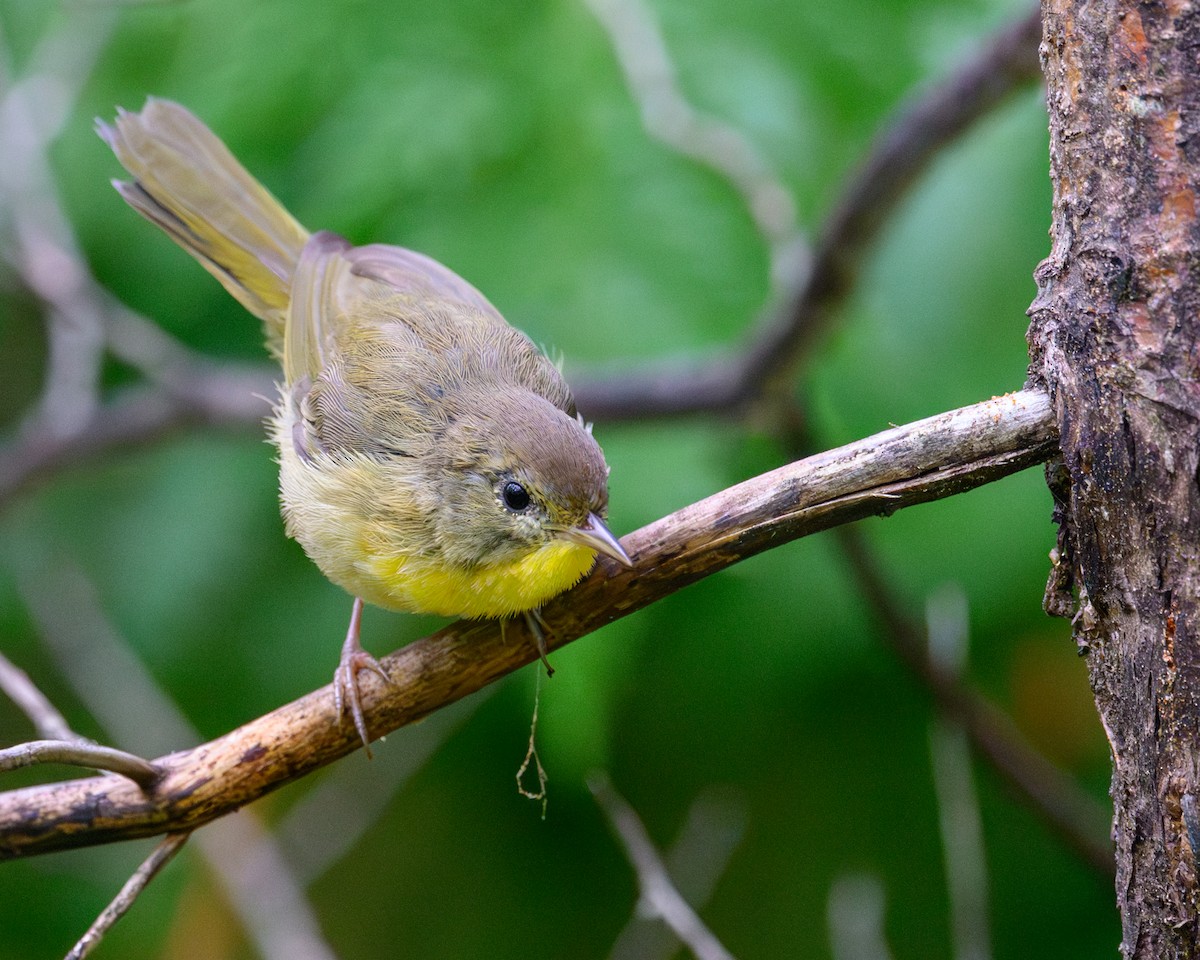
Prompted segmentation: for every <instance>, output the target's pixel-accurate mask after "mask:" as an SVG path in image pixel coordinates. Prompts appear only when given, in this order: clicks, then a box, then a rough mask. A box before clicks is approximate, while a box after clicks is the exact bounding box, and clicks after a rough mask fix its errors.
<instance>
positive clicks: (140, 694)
mask: <svg viewBox="0 0 1200 960" xmlns="http://www.w3.org/2000/svg"><path fill="white" fill-rule="evenodd" d="M41 549H42V550H43V552H44V555H42V556H30V555H29V551H26V552H25V553H23V555H22V561H23V563H24V564H25V566H23V567H21V568H20V569H18V571H17V573H18V585H19V587H20V590H21V593H22V595H23V596H24V598H25V600H26V603H27V604H28V606H29V610H30V613H31V614H32V616H33V618H34V620H35V621H36V623H37V625H38V627H39V630H40V632H41V635H42V637H43V639H44V640H45V641H46V643H47V644H48V646H49V647H50V649H51V650H52V651H53V652H54V654H55V657H56V659H57V661H58V663H59V665H60V668H61V670H62V672H63V674H64V676H66V677H67V679H68V680H69V681H70V683H71V684H72V686H73V687H74V689H75V691H76V693H77V694H78V695H79V697H80V699H81V700H83V702H84V703H85V704H87V706H88V707H89V709H90V710H91V712H92V714H93V715H94V716H95V717H96V718H97V719H98V720H99V721H100V723H101V725H102V726H103V727H105V729H106V730H107V731H108V732H109V733H110V735H112V736H114V737H115V739H117V740H119V741H121V742H124V743H137V744H139V749H153V750H166V749H170V748H171V747H178V746H179V745H180V744H182V743H194V742H195V741H196V740H198V739H199V735H198V734H197V733H196V731H195V730H194V729H192V728H191V725H190V724H189V723H188V721H187V719H186V718H185V717H184V716H183V715H182V714H181V713H180V711H179V709H178V708H177V707H176V706H175V705H174V703H173V702H172V701H171V700H170V698H169V697H168V696H167V695H166V694H165V693H164V692H163V691H162V689H161V688H160V687H159V686H158V685H157V684H156V683H155V681H154V679H153V677H152V676H151V675H150V673H149V671H148V670H147V669H146V668H145V666H144V665H143V664H142V663H141V661H140V660H138V659H137V658H136V657H135V656H134V655H133V653H132V651H131V650H130V649H129V647H128V645H127V644H125V643H124V642H123V640H122V638H121V637H120V635H119V634H118V633H117V631H116V630H115V629H114V628H113V627H112V625H111V624H110V623H108V621H107V619H106V618H105V616H104V613H103V611H102V610H101V609H100V606H99V603H98V601H97V598H96V595H95V590H94V588H93V586H92V584H91V583H90V582H89V581H88V580H87V578H86V577H85V576H84V575H83V573H82V572H81V571H80V570H79V569H78V568H77V567H76V566H75V565H74V564H72V563H69V562H67V561H64V560H63V558H61V557H56V556H54V555H53V554H52V553H51V552H50V551H49V550H48V548H45V547H44V546H43V547H42V548H41ZM85 782H86V781H85ZM91 784H92V786H93V787H94V786H95V785H96V781H95V780H93V781H91ZM158 796H160V794H159V793H156V794H155V797H158ZM147 803H148V804H151V803H153V800H148V801H147ZM101 815H102V814H101ZM325 829H328V825H327V824H326V826H325ZM195 842H196V845H197V846H198V847H199V849H200V853H201V855H202V856H203V857H204V860H205V862H206V863H207V864H208V866H209V869H210V870H211V871H212V872H213V874H214V876H215V877H216V878H217V880H218V882H219V883H220V884H221V886H222V887H223V888H224V890H225V893H226V895H227V900H228V902H229V903H230V905H231V907H232V909H233V910H234V911H235V912H236V913H237V915H238V917H239V918H240V920H241V922H242V927H243V929H244V930H245V932H246V935H247V937H248V938H249V939H250V940H251V941H253V943H254V945H255V947H256V948H257V951H258V953H259V954H260V955H261V956H262V957H263V958H264V960H333V957H334V953H333V951H332V950H331V949H330V947H329V946H328V944H327V943H326V942H325V939H324V937H323V935H322V933H321V927H320V923H319V922H318V920H317V918H316V916H315V914H314V912H313V910H312V907H311V906H310V905H309V903H308V901H307V899H306V898H305V896H304V892H303V889H302V887H301V885H300V884H299V882H298V881H297V880H296V878H295V877H294V875H293V874H292V871H291V869H290V868H289V866H288V863H287V859H286V857H284V855H283V854H282V853H281V852H280V850H279V844H278V843H276V841H275V838H274V837H273V836H272V835H271V833H270V831H269V830H268V829H267V828H266V827H265V826H264V824H263V823H262V820H261V819H260V818H259V816H258V815H257V814H256V813H255V812H254V811H251V810H245V811H242V813H241V814H240V815H239V816H237V817H230V818H227V819H225V820H224V821H222V822H221V823H217V824H214V825H213V826H212V827H210V828H209V829H207V830H203V831H201V832H200V834H199V835H198V836H197V837H196V841H195Z"/></svg>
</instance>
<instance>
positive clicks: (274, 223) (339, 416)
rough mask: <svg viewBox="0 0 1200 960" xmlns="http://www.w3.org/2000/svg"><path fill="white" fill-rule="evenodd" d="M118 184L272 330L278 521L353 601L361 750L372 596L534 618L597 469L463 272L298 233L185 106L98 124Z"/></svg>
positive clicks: (346, 686)
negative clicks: (121, 170) (120, 173)
mask: <svg viewBox="0 0 1200 960" xmlns="http://www.w3.org/2000/svg"><path fill="white" fill-rule="evenodd" d="M97 128H98V131H99V133H100V136H101V137H103V138H104V140H105V141H106V142H107V143H108V145H109V146H110V147H112V149H113V151H114V152H115V153H116V155H117V159H118V160H120V162H121V164H122V165H123V166H124V167H125V169H126V170H127V171H129V173H130V175H131V176H132V177H133V180H132V181H129V182H122V181H114V186H115V187H116V188H117V190H118V191H119V192H120V194H121V196H122V197H124V199H125V200H126V201H127V202H128V203H129V204H130V206H132V207H133V208H134V209H135V210H137V212H138V213H140V214H141V215H142V216H144V217H145V218H146V219H148V220H149V221H151V222H152V223H154V224H157V225H158V226H159V227H161V228H162V229H163V230H164V231H166V233H167V234H168V235H169V236H170V237H171V238H172V239H173V240H174V241H175V242H176V243H178V244H179V245H180V246H181V247H183V248H184V249H185V250H186V251H187V252H188V253H190V254H191V255H192V256H193V257H195V258H196V259H197V260H198V261H199V262H200V264H201V265H202V266H203V267H204V268H205V269H206V270H208V271H209V273H211V274H213V276H215V277H216V278H217V279H218V280H219V281H221V283H222V284H223V285H224V286H225V289H226V290H228V291H229V292H230V293H231V294H233V296H234V297H236V298H237V299H238V300H239V301H240V302H241V303H242V304H243V305H244V306H245V307H246V309H248V310H249V311H250V312H251V313H253V314H254V315H255V316H257V317H258V318H260V319H261V320H262V321H263V325H264V327H265V331H266V339H267V345H268V347H269V348H270V350H271V352H272V353H273V354H274V355H275V356H276V358H277V359H278V360H279V361H280V363H281V364H282V367H283V381H282V383H281V384H280V386H279V400H278V404H277V406H276V407H275V409H274V412H273V415H272V417H271V420H270V433H271V437H272V439H273V440H274V443H275V445H276V446H277V447H278V450H279V479H280V499H281V502H282V509H283V516H284V520H285V523H286V527H287V532H288V534H289V535H290V536H292V537H294V538H295V539H296V540H298V541H299V542H300V544H301V545H302V546H303V547H304V550H305V552H306V553H307V554H308V556H309V557H310V558H311V559H312V560H313V562H314V563H316V565H317V566H318V567H319V568H320V569H321V571H322V572H323V573H324V574H325V576H327V577H328V578H329V579H330V580H332V581H333V582H334V583H336V584H338V585H339V586H341V587H343V588H344V589H345V590H347V591H348V592H349V593H350V594H352V595H353V596H354V598H355V599H354V605H353V608H352V613H351V617H350V627H349V630H348V631H347V634H346V640H345V643H344V644H343V646H342V654H341V660H340V662H339V664H338V667H337V670H336V671H335V673H334V696H335V703H336V707H337V711H338V714H339V716H340V715H343V714H344V711H345V709H346V708H348V709H349V712H350V714H351V716H352V718H353V720H354V724H355V727H356V728H357V730H358V733H359V735H360V736H361V737H362V740H363V743H364V744H366V743H367V742H368V736H367V728H366V723H365V721H364V719H363V712H362V705H361V702H360V696H359V691H358V674H359V672H360V671H363V670H370V671H373V672H375V673H377V674H378V675H379V676H380V677H381V678H382V679H384V680H385V681H387V680H388V677H387V675H386V673H385V672H384V670H383V668H382V667H381V666H380V664H379V663H378V661H376V660H375V658H374V657H372V656H371V655H370V654H369V653H367V652H366V651H365V650H364V649H363V648H362V645H361V643H360V640H359V620H360V617H361V613H362V606H363V602H364V601H366V602H368V603H372V604H376V605H378V606H381V607H385V608H387V609H390V610H408V611H414V612H421V613H432V614H440V615H444V616H453V617H471V618H485V617H497V618H506V617H511V616H514V615H516V614H524V615H526V617H527V618H528V619H529V621H530V626H531V628H532V629H533V631H534V634H535V636H536V637H537V638H538V644H539V649H540V651H541V652H542V653H543V656H544V653H545V650H544V641H543V640H542V637H541V633H540V631H539V630H538V629H537V623H536V621H535V620H534V619H533V617H535V616H536V611H537V609H538V607H540V606H541V605H542V604H543V603H545V602H546V601H547V600H549V599H550V598H551V597H554V596H556V595H557V594H559V593H561V592H562V591H564V590H566V589H567V588H569V587H571V586H572V585H574V584H575V583H576V582H578V581H579V580H580V579H581V578H582V577H583V576H584V575H585V574H586V573H587V572H588V571H589V570H590V569H591V567H592V565H593V563H594V562H595V557H596V553H597V552H600V553H604V554H606V555H608V556H610V557H612V558H614V559H616V560H618V561H620V562H621V563H623V564H626V565H628V564H629V563H630V560H629V557H628V555H627V554H626V553H625V551H624V549H622V547H621V545H620V543H619V542H618V541H617V539H616V537H614V536H613V534H612V533H611V532H610V531H609V529H608V527H607V526H606V525H605V522H604V516H605V510H606V508H607V505H608V466H607V465H606V464H605V461H604V455H603V454H602V453H601V451H600V447H599V446H598V445H597V443H596V441H595V440H594V439H593V438H592V434H591V429H590V427H589V426H588V425H587V424H585V423H584V422H583V420H582V419H581V418H580V417H579V415H578V414H577V412H576V410H575V402H574V400H573V399H572V396H571V391H570V389H569V388H568V387H567V384H566V383H565V382H564V380H563V378H562V376H561V375H560V373H559V371H558V369H557V367H556V366H555V365H554V364H553V363H551V362H550V360H548V359H547V358H546V357H545V356H544V355H543V354H542V353H541V352H540V351H539V350H538V349H537V348H536V347H535V346H534V344H533V343H532V341H530V339H529V338H528V337H527V336H525V335H524V334H523V333H521V332H519V331H518V330H516V329H514V328H513V327H511V326H509V325H508V323H506V322H505V320H504V318H503V317H501V316H500V314H499V312H498V311H497V310H496V308H495V307H493V306H492V305H491V304H490V303H489V302H488V301H487V299H485V298H484V296H483V295H482V294H481V293H479V291H478V290H476V289H475V288H474V287H472V286H471V285H470V284H469V283H467V282H466V281H465V280H463V279H462V278H461V277H459V276H458V275H457V274H455V273H454V272H453V271H451V270H449V269H447V268H446V267H444V266H442V265H441V264H440V263H437V262H436V261H434V260H432V259H430V258H429V257H426V256H424V255H422V254H420V253H414V252H413V251H411V250H405V249H402V248H400V247H393V246H387V245H383V244H371V245H369V246H364V247H354V246H351V245H350V244H349V243H348V242H347V241H346V240H344V239H343V238H342V237H339V236H337V235H336V234H333V233H328V232H324V231H323V232H320V233H314V234H309V233H308V231H307V230H305V229H304V228H303V227H302V226H301V225H300V224H299V223H297V222H296V221H295V220H294V219H293V218H292V216H291V215H290V214H289V213H288V212H287V211H286V210H285V209H284V208H283V206H282V205H281V204H280V203H279V202H278V201H277V200H276V199H275V198H274V197H273V196H271V194H270V193H268V192H267V190H266V189H265V188H264V187H263V186H262V185H261V184H259V183H258V182H257V181H256V180H254V178H253V177H251V176H250V174H249V173H247V172H246V170H245V169H244V168H243V167H242V166H241V164H239V163H238V161H237V160H236V159H235V158H234V156H233V154H231V153H230V152H229V150H228V149H227V148H226V147H225V145H224V144H223V143H222V142H221V141H220V140H219V139H218V138H217V137H216V135H215V134H213V133H212V131H210V130H209V129H208V128H207V127H206V126H205V125H204V124H203V123H201V122H200V120H198V119H197V118H196V117H195V116H194V115H193V114H192V113H190V112H189V111H188V110H186V109H185V108H184V107H182V106H180V105H178V104H176V103H171V102H170V101H167V100H160V99H155V98H150V99H149V100H147V102H146V106H145V107H144V108H143V109H142V111H141V112H140V113H129V112H126V111H124V110H119V111H118V113H117V118H116V121H115V123H114V124H113V125H112V126H110V125H108V124H105V123H103V122H98V123H97Z"/></svg>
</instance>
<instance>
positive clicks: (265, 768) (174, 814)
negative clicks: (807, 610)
mask: <svg viewBox="0 0 1200 960" xmlns="http://www.w3.org/2000/svg"><path fill="white" fill-rule="evenodd" d="M1056 446H1057V437H1056V434H1055V430H1054V426H1053V417H1052V414H1051V410H1050V404H1049V400H1048V399H1047V397H1046V396H1045V395H1044V394H1042V393H1039V392H1036V391H1020V392H1018V393H1012V394H1008V395H1006V396H1003V397H998V398H995V399H993V400H988V401H985V402H984V403H979V404H975V405H973V406H970V407H964V408H962V409H959V410H953V411H949V412H947V413H943V414H939V415H938V416H935V417H930V418H928V419H926V420H920V421H917V422H915V423H911V424H908V425H907V426H903V427H894V428H892V429H890V430H886V431H884V432H883V433H880V434H876V435H875V436H873V437H869V438H867V439H865V440H861V441H858V442H856V443H852V444H848V445H847V446H844V447H840V448H838V449H836V450H830V451H827V452H825V453H822V454H818V455H816V456H813V457H809V458H807V459H805V460H800V461H797V462H796V463H792V464H788V465H787V466H784V467H780V468H779V469H777V470H773V471H771V472H769V473H766V474H763V475H761V476H758V477H755V478H753V479H751V480H747V481H745V482H744V483H740V484H737V485H736V486H733V487H730V488H729V489H727V490H723V491H721V492H720V493H717V494H715V495H713V496H711V497H709V498H707V499H706V500H702V501H700V502H698V503H694V504H692V505H691V506H688V507H684V508H683V509H682V510H679V511H677V512H676V513H673V514H671V515H669V516H667V517H664V518H663V519H661V520H658V521H656V522H655V523H652V524H650V525H649V526H647V527H643V528H642V529H641V530H639V531H637V532H635V533H633V534H630V535H629V536H628V537H626V538H625V541H624V546H625V548H626V549H627V550H628V551H629V553H630V555H631V556H632V557H633V558H634V561H635V566H634V567H633V568H632V569H628V570H626V569H615V564H611V563H609V562H607V561H601V562H600V563H599V564H598V566H597V570H596V571H594V572H593V575H592V576H590V577H589V578H588V579H586V580H585V581H584V582H583V583H582V584H580V586H579V587H577V588H576V589H575V590H572V591H570V592H569V593H567V594H565V595H564V596H563V597H561V598H559V599H557V600H555V601H554V602H553V603H551V604H549V605H548V606H547V607H546V608H545V610H544V613H545V617H546V620H547V621H548V623H549V624H551V626H552V628H553V633H552V635H551V636H550V637H549V638H548V640H549V646H550V647H551V648H555V647H559V646H562V645H563V644H566V643H569V642H571V641H573V640H575V639H578V638H579V637H581V636H583V635H585V634H587V633H590V632H592V631H593V630H596V629H598V628H599V627H601V626H603V625H604V624H606V623H609V622H611V621H613V620H616V619H618V618H620V617H623V616H627V615H628V614H630V613H633V612H634V611H636V610H639V609H641V608H642V607H644V606H646V605H648V604H650V603H653V602H654V601H656V600H658V599H660V598H661V597H663V596H665V595H667V594H670V593H673V592H675V591H677V590H680V589H682V588H683V587H685V586H687V585H689V584H691V583H694V582H696V581H698V580H700V579H703V578H704V577H707V576H709V575H711V574H713V573H716V572H717V571H719V570H723V569H725V568H726V567H729V566H731V565H733V564H734V563H737V562H738V561H739V560H743V559H745V558H747V557H750V556H753V555H755V554H758V553H761V552H763V551H765V550H769V549H771V548H773V547H777V546H779V545H781V544H783V543H787V542H788V541H790V540H794V539H796V538H798V537H802V536H806V535H808V534H810V533H814V532H816V531H818V530H824V529H827V528H829V527H833V526H836V525H838V524H842V523H847V522H850V521H852V520H858V519H862V518H863V517H867V516H871V515H877V514H885V515H886V514H890V513H892V512H894V511H895V510H897V509H899V508H901V507H905V506H910V505H912V504H916V503H924V502H928V501H930V500H934V499H938V498H940V497H945V496H950V495H952V494H955V493H960V492H963V491H965V490H969V489H971V488H973V487H976V486H979V485H981V484H983V483H988V482H990V481H992V480H996V479H998V478H1000V477H1003V476H1006V475H1007V474H1010V473H1013V472H1015V471H1017V470H1020V469H1023V468H1025V467H1028V466H1031V465H1033V464H1035V463H1039V462H1042V461H1044V460H1045V459H1046V458H1047V457H1049V456H1050V455H1051V454H1052V452H1053V451H1054V450H1055V449H1056ZM506 632H507V639H506V638H505V636H504V632H502V630H501V628H500V625H499V624H497V623H496V622H494V621H491V622H482V623H469V622H465V621H463V622H459V623H456V624H452V625H451V626H449V627H447V628H445V629H444V630H441V631H439V632H438V633H436V634H434V635H433V636H431V637H427V638H425V639H424V640H420V641H417V642H416V643H413V644H410V645H409V646H407V647H405V648H404V649H402V650H399V651H397V652H395V653H392V654H391V655H389V656H388V657H386V658H384V661H383V663H384V667H385V669H386V670H387V671H388V673H389V675H390V676H391V678H392V683H391V684H389V685H384V684H383V683H382V682H381V681H378V680H375V679H373V678H371V677H369V676H368V677H365V678H364V679H365V681H366V682H365V683H364V684H363V694H364V698H363V699H364V707H365V711H364V712H365V714H366V718H367V722H368V726H369V728H370V729H371V730H372V731H373V732H374V734H375V735H376V736H379V735H382V734H384V733H387V732H390V731H392V730H396V729H398V728H399V727H402V726H404V725H406V724H409V723H412V722H414V721H416V720H419V719H421V718H422V717H424V716H426V715H428V714H430V713H432V712H433V711H435V710H437V709H439V708H440V707H443V706H445V705H446V704H448V703H451V702H453V701H456V700H459V699H461V698H462V697H465V696H467V695H468V694H470V693H473V692H475V691H476V690H479V689H480V688H482V687H484V686H486V685H487V684H489V683H491V682H492V681H494V680H496V679H497V678H499V677H501V676H503V675H505V674H507V673H511V672H512V671H514V670H516V669H518V668H519V667H521V666H524V665H525V664H527V663H530V662H531V661H532V660H533V659H535V658H536V656H537V652H536V650H535V648H534V645H533V643H532V642H524V643H521V642H516V638H518V637H524V636H525V634H524V632H523V628H520V627H518V626H517V624H515V623H513V624H510V625H509V626H508V629H507V631H506ZM357 746H358V738H357V736H356V734H355V731H354V730H353V728H351V727H349V726H346V725H339V722H338V716H337V714H336V713H335V711H334V707H333V697H332V695H331V693H330V689H329V688H328V687H324V688H322V689H320V690H317V691H314V692H313V693H310V694H308V695H307V696H305V697H302V698H301V699H299V700H296V701H294V702H293V703H290V704H288V705H286V706H284V707H281V708H279V709H278V710H276V711H274V712H273V713H270V714H268V715H266V716H264V717H260V718H258V719H256V720H253V721H251V722H250V723H247V724H246V725H245V726H242V727H240V728H238V729H237V730H234V731H232V732H231V733H229V734H226V735H225V736H223V737H220V738H218V739H216V740H213V741H210V742H209V743H206V744H202V745H201V746H199V747H196V748H194V749H192V750H187V751H183V752H181V753H175V754H171V755H169V756H166V757H162V758H160V759H158V760H156V761H155V765H156V766H157V767H159V768H160V769H161V770H162V771H163V775H162V778H161V779H160V781H159V782H158V784H157V785H156V788H155V789H154V790H153V791H152V792H151V793H150V794H144V793H142V791H140V790H139V789H138V788H137V787H135V786H133V785H131V784H125V783H123V782H120V781H116V778H104V779H99V780H98V779H88V780H74V781H68V782H65V783H57V784H48V785H43V786H38V787H30V788H27V789H23V790H14V791H11V792H9V793H7V794H3V795H0V858H7V857H13V856H27V855H31V854H35V853H41V852H46V851H50V850H57V849H63V848H66V847H75V846H87V845H91V844H97V843H106V842H111V841H115V840H121V839H126V838H130V837H137V836H149V835H153V834H157V833H163V832H179V831H185V830H191V829H194V828H195V827H197V826H200V825H201V824H204V823H207V822H209V821H211V820H214V819H216V818H217V817H220V816H222V815H224V814H226V813H230V812H232V811H234V810H236V809H238V808H239V807H241V806H243V805H245V804H246V803H249V802H251V801H252V800H255V799H257V798H259V797H261V796H263V795H264V794H266V793H268V792H270V791H272V790H274V789H277V788H278V787H280V786H282V785H284V784H285V783H288V782H290V781H291V780H294V779H296V778H298V777H301V776H303V775H304V774H306V773H309V772H311V771H313V770H315V769H317V768H319V767H321V766H324V765H326V764H328V763H331V762H332V761H334V760H336V759H338V758H340V757H343V756H345V755H347V754H349V753H351V752H353V751H354V750H355V749H356V747H357Z"/></svg>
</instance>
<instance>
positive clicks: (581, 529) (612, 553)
mask: <svg viewBox="0 0 1200 960" xmlns="http://www.w3.org/2000/svg"><path fill="white" fill-rule="evenodd" d="M560 536H562V537H565V538H566V539H567V540H573V541H574V542H575V543H580V544H583V546H585V547H591V548H592V549H593V550H595V551H596V552H597V553H603V554H605V555H606V556H609V557H612V558H613V559H614V560H616V561H618V562H619V563H623V564H624V565H625V566H627V567H632V566H633V561H632V560H630V559H629V554H627V553H626V552H625V548H624V547H622V546H621V541H620V540H618V539H617V538H616V537H614V536H613V534H612V531H611V530H609V529H608V527H607V526H605V524H604V521H603V520H601V519H600V518H599V517H598V516H596V515H595V514H594V513H589V514H588V515H587V519H586V520H585V521H583V523H581V524H580V525H579V526H577V527H567V529H566V530H564V531H562V533H561V534H560Z"/></svg>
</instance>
